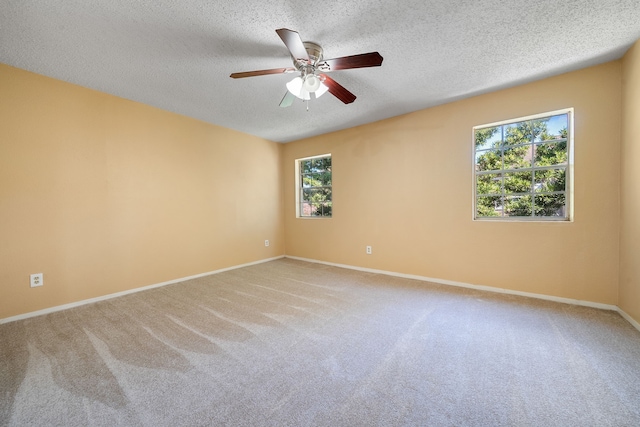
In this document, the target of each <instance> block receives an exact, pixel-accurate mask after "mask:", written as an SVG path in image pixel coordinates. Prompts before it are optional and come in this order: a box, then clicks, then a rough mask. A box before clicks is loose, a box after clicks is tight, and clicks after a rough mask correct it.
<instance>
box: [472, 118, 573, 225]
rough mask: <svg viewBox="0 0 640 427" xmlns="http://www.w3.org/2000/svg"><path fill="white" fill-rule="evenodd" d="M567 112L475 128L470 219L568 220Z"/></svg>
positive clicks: (569, 128)
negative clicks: (472, 206)
mask: <svg viewBox="0 0 640 427" xmlns="http://www.w3.org/2000/svg"><path fill="white" fill-rule="evenodd" d="M571 120H572V110H571V109H569V110H563V111H556V112H553V113H546V114H544V115H538V116H532V117H527V118H522V119H516V120H511V121H508V122H502V123H496V124H491V125H483V126H476V127H474V128H473V133H474V159H475V161H474V188H475V199H474V200H475V213H474V218H475V219H482V220H485V219H487V220H490V219H501V220H509V219H515V220H537V221H545V220H556V221H563V220H569V219H570V209H569V207H570V206H569V203H570V194H571V192H570V191H569V189H570V184H571V183H570V176H571V169H570V166H571V162H570V159H571V146H570V142H571V131H572V122H571Z"/></svg>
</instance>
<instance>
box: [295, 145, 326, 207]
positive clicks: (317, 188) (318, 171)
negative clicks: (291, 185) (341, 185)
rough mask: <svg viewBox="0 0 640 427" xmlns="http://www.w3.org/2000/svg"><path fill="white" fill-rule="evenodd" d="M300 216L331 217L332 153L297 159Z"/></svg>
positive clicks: (297, 198) (297, 197) (297, 199)
mask: <svg viewBox="0 0 640 427" xmlns="http://www.w3.org/2000/svg"><path fill="white" fill-rule="evenodd" d="M296 176H297V190H296V194H297V196H296V202H297V203H296V204H297V214H298V217H299V218H314V217H325V218H326V217H331V210H332V207H333V204H332V200H331V199H332V198H331V154H324V155H322V156H316V157H308V158H305V159H298V160H296Z"/></svg>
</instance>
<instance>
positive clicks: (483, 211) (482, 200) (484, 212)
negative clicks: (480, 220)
mask: <svg viewBox="0 0 640 427" xmlns="http://www.w3.org/2000/svg"><path fill="white" fill-rule="evenodd" d="M476 216H478V217H499V216H502V197H500V196H486V197H478V199H477V200H476Z"/></svg>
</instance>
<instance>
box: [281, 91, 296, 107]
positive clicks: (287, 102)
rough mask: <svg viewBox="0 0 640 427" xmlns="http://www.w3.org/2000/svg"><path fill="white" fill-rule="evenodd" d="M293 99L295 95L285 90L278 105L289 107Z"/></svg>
mask: <svg viewBox="0 0 640 427" xmlns="http://www.w3.org/2000/svg"><path fill="white" fill-rule="evenodd" d="M295 99H296V96H295V95H294V94H292V93H291V92H289V91H287V93H285V94H284V97H283V98H282V101H280V106H281V107H283V108H284V107H290V106H291V104H293V101H295Z"/></svg>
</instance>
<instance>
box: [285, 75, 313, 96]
mask: <svg viewBox="0 0 640 427" xmlns="http://www.w3.org/2000/svg"><path fill="white" fill-rule="evenodd" d="M287 90H288V91H289V92H291V93H292V94H294V95H295V96H296V97H297V98H300V99H303V100H305V101H307V100H309V99H311V96H310V95H309V91H308V90H307V89H306V88H305V87H304V83H303V80H302V77H296V78H294V79H293V80H291V81H290V82H289V83H287Z"/></svg>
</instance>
